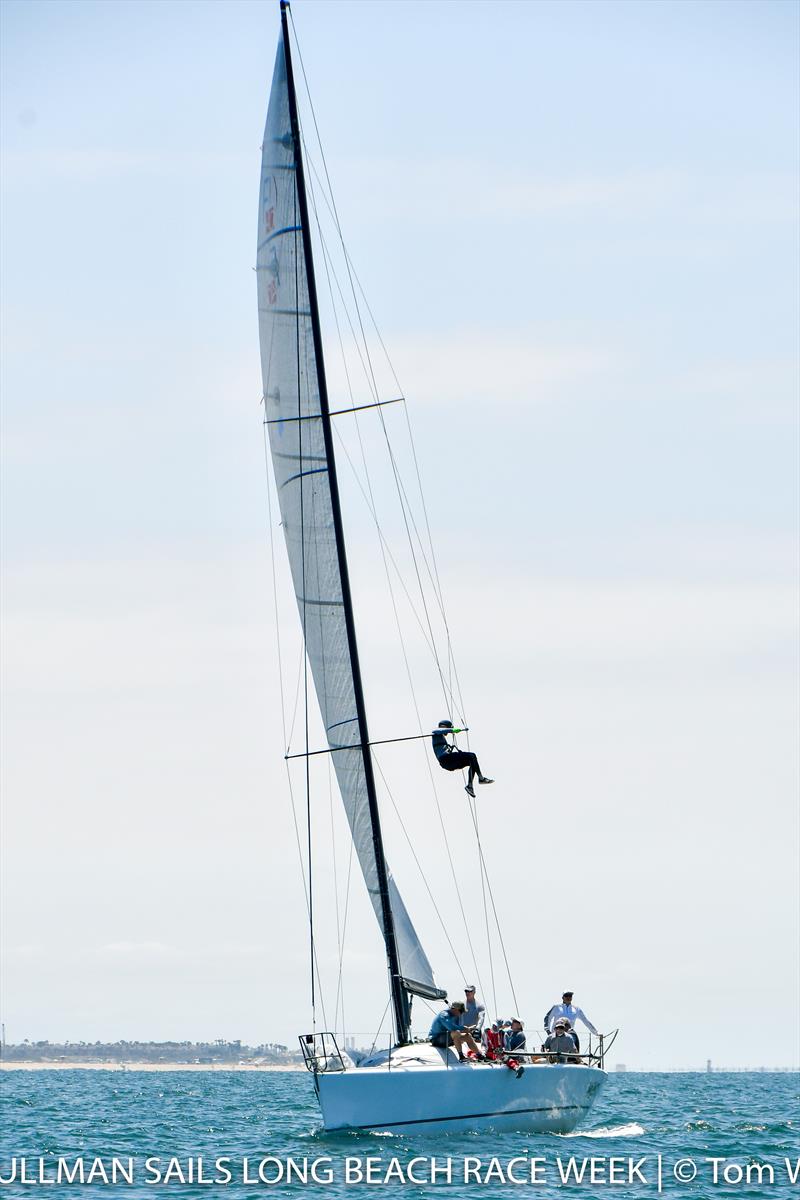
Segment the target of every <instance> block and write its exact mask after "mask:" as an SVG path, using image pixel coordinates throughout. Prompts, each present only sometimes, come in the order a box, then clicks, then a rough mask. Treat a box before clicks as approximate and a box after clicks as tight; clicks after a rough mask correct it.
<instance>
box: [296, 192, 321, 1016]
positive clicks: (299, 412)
mask: <svg viewBox="0 0 800 1200" xmlns="http://www.w3.org/2000/svg"><path fill="white" fill-rule="evenodd" d="M293 198H294V221H293V225H294V228H295V233H294V298H295V308H296V310H297V312H296V316H295V349H296V356H297V415H298V417H299V416H301V415H302V383H301V378H300V270H299V262H300V257H299V255H298V252H297V233H298V230H299V226H298V223H297V187H296V186H295V188H294V190H293ZM297 437H298V452H299V456H300V462H299V465H300V468H301V470H302V464H303V422H302V421H298V422H297ZM298 486H299V491H300V559H301V578H302V594H303V609H302V618H301V620H302V625H303V647H304V649H305V647H307V646H308V637H307V633H308V620H307V610H308V605H307V602H306V595H307V591H306V527H305V511H304V504H305V498H304V493H305V480H304V479H303V476H302V475H301V476H300V482H299V485H298ZM303 708H304V732H305V747H306V755H308V750H309V745H310V742H309V736H308V654H307V653H304V654H303ZM305 776H306V828H307V831H308V837H307V847H306V855H307V862H308V932H309V942H310V952H311V1028H312V1032H316V1028H317V1015H316V1011H317V1010H316V975H315V970H314V965H315V954H314V877H313V874H312V852H313V843H312V835H311V767H310V759H309V758H308V757H306V770H305Z"/></svg>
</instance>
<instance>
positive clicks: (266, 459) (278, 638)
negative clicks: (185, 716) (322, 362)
mask: <svg viewBox="0 0 800 1200" xmlns="http://www.w3.org/2000/svg"><path fill="white" fill-rule="evenodd" d="M264 465H265V467H266V471H267V518H268V523H269V555H270V563H271V565H272V598H273V606H274V612H275V644H276V652H277V658H278V685H279V689H280V695H281V724H282V727H283V740H284V742H285V741H286V706H285V694H284V680H283V666H282V662H283V654H282V650H281V627H280V620H279V609H278V588H277V571H276V569H275V536H274V532H273V516H272V493H271V489H270V479H269V448H268V440H267V427H266V425H264ZM285 767H286V782H287V785H288V791H289V802H290V808H291V812H292V824H293V826H294V836H295V844H296V846H297V857H298V860H299V862H300V880H301V882H302V884H303V897H304V899H305V905H306V915H307V916H308V917H309V920H310V919H311V918H310V906H309V898H308V886H307V883H306V870H305V860H304V858H303V847H302V842H301V839H300V823H299V821H298V819H297V805H296V803H295V796H294V787H293V785H292V773H291V768H290V766H289V763H288V762H287V763H285ZM315 959H316V951H315ZM316 961H317V975H319V961H318V959H317V960H316ZM320 1004H321V1007H322V1018H323V1020H324V1022H325V1024H326V1025H327V1023H328V1018H327V1016H326V1013H325V999H324V996H323V995H322V994H320Z"/></svg>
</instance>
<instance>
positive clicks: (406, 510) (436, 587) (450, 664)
mask: <svg viewBox="0 0 800 1200" xmlns="http://www.w3.org/2000/svg"><path fill="white" fill-rule="evenodd" d="M289 15H290V19H291V20H292V27H293V32H294V35H295V44H296V46H297V53H298V57H299V60H300V65H301V70H302V75H303V80H304V83H305V88H306V94H307V96H308V101H309V106H310V110H311V114H312V118H313V123H314V128H315V132H316V136H317V142H318V144H319V149H320V155H321V160H322V165H323V169H324V172H325V178H326V181H327V191H328V194H329V195H330V203H329V202H328V197H327V195H326V194H325V189H324V188H323V189H322V191H323V198H324V199H325V203H326V205H327V206H328V209H329V211H330V212H331V214H332V216H333V220H334V223H335V226H336V231H337V233H338V236H339V241H340V243H341V247H342V252H343V255H344V261H345V266H346V269H347V274H348V279H349V283H350V290H351V293H352V298H353V303H354V306H355V310H356V316H357V320H358V326H359V330H360V338H361V342H359V339H358V337H357V336H356V332H355V329H354V327H353V324H352V321H351V320H350V315H349V311H348V308H347V305H346V304H345V303H344V296H343V294H342V291H341V286H340V284H339V281H338V277H337V276H336V272H335V269H333V265H332V263H331V264H330V267H331V270H333V274H334V278H336V283H337V288H338V290H339V292H340V296H341V299H342V302H343V307H344V309H345V313H346V315H347V318H348V323H349V324H350V328H351V332H352V333H353V337H354V342H355V344H356V348H357V350H358V353H359V358H360V359H361V362H362V367H363V368H364V372H365V375H366V378H367V384H368V386H369V388H370V391H371V393H372V395H373V396H374V398H375V400H376V401H377V400H379V392H378V385H377V380H376V378H375V371H374V367H373V364H372V357H371V355H370V351H369V345H368V341H367V336H366V331H365V329H364V322H363V318H362V315H361V307H360V305H359V301H358V295H357V292H356V286H355V282H354V279H355V280H356V281H357V283H358V289H359V290H360V292H361V295H362V298H363V300H364V304H365V307H366V309H367V311H368V312H369V315H370V318H371V320H372V324H373V326H374V328H375V332H376V334H377V336H378V340H379V342H380V345H381V348H382V349H383V352H384V355H385V356H386V360H387V362H388V364H389V368H390V370H391V372H392V374H393V376H394V378H395V380H396V381H397V375H396V372H395V371H394V367H393V365H392V363H391V359H390V358H389V355H388V351H387V350H386V346H385V344H384V342H383V339H382V337H381V335H380V330H379V329H378V327H377V323H376V322H375V318H374V315H373V313H372V310H371V308H370V306H369V302H368V301H367V298H366V295H365V293H364V289H363V287H362V285H361V282H360V280H358V277H357V275H356V273H355V268H354V267H353V266H352V263H351V260H350V256H349V254H348V252H347V248H346V246H345V243H344V237H343V233H342V229H341V224H340V221H339V216H338V210H337V209H336V202H335V198H334V196H333V190H332V187H331V183H330V176H329V173H328V167H327V162H326V159H325V152H324V149H323V147H322V141H321V138H320V134H319V127H318V124H317V118H316V112H315V110H314V105H313V101H312V99H311V95H310V90H309V88H308V80H307V77H306V73H305V65H304V63H303V58H302V53H301V51H300V47H299V44H298V43H297V39H296V30H295V28H294V19H293V16H292V14H291V10H290V12H289ZM301 137H302V132H301ZM307 160H308V161H309V162H311V167H312V171H313V172H314V174H317V172H316V168H315V167H314V165H313V162H312V161H311V160H310V157H309V156H308V154H307ZM317 178H318V180H319V182H320V184H321V183H322V181H321V179H320V178H319V175H318V174H317ZM311 192H312V203H313V207H314V213H315V217H316V220H317V225H318V229H319V232H320V240H321V242H322V244H323V257H324V259H325V262H326V273H327V272H328V265H329V264H328V261H327V260H328V252H327V248H326V246H325V241H324V237H323V236H322V231H321V223H320V220H319V213H318V211H317V206H316V201H315V199H314V196H313V185H312V187H311ZM295 199H296V196H295ZM295 240H296V239H295ZM295 270H296V271H297V260H296V261H295ZM328 283H329V288H330V274H328ZM330 290H331V296H332V300H333V291H332V288H330ZM334 312H335V304H334ZM336 324H337V332H338V334H339V340H340V346H341V348H342V355H343V359H344V360H345V372H346V375H347V382H348V390H349V391H350V396H351V405H352V406H353V407H355V405H354V400H353V393H352V387H351V383H350V377H349V371H348V370H347V365H346V357H345V355H344V348H343V345H342V339H341V330H340V327H339V322H338V316H337V317H336ZM298 340H299V321H298ZM361 344H363V347H364V354H363V355H362V353H361ZM365 358H366V361H365ZM397 382H398V388H399V381H397ZM399 390H400V391H401V392H402V388H400V389H399ZM298 391H299V348H298ZM298 401H299V396H298ZM378 415H379V419H380V422H381V427H382V430H383V434H384V439H385V442H386V448H387V452H388V456H389V461H390V464H391V467H392V474H393V477H394V481H395V487H396V490H397V494H398V499H399V502H400V508H401V512H402V516H403V522H404V525H405V529H406V537H407V540H408V545H409V549H410V552H411V557H412V562H413V565H414V572H415V575H416V579H417V585H418V588H419V592H420V600H421V603H422V608H423V611H424V615H425V622H426V624H427V627H428V633H429V636H430V643H429V645H430V648H431V649H432V651H433V655H434V660H435V662H436V667H437V672H438V674H439V678H440V683H441V686H442V691H443V694H444V699H445V703H446V704H448V693H449V697H450V700H449V704H450V706H452V707H453V708H456V705H455V704H454V703H453V700H454V699H455V697H454V688H453V683H454V682H455V691H456V692H457V694H458V708H457V714H458V716H459V718H460V721H461V723H462V724H465V725H466V724H467V721H466V716H465V710H464V704H463V695H462V691H461V686H460V681H459V678H458V672H457V667H456V663H455V655H454V652H453V648H452V640H451V636H450V627H449V622H448V621H447V617H446V611H445V606H444V599H443V593H442V587H441V578H440V576H439V571H438V564H437V562H436V554H435V549H434V544H433V538H432V534H431V528H430V521H429V517H428V512H427V506H426V504H425V498H424V492H423V489H422V482H421V475H420V470H419V461H418V457H417V453H416V446H415V444H414V438H413V431H412V429H411V423H410V418H409V414H408V408H407V406H406V423H407V427H408V433H409V440H410V443H411V449H412V456H413V460H414V466H415V473H416V477H417V484H418V488H419V492H420V500H421V504H422V509H423V513H424V518H425V529H426V532H427V537H428V544H429V547H430V554H431V562H432V563H433V570H432V569H431V564H430V563H429V561H428V555H427V553H426V551H425V547H424V545H423V542H422V538H421V536H420V532H419V529H418V527H417V524H416V521H415V519H414V514H413V509H412V506H411V503H410V500H409V497H408V493H407V492H406V489H405V486H404V485H403V482H402V479H401V476H400V472H399V469H398V465H397V461H396V456H395V454H394V450H393V448H392V445H391V440H390V438H389V433H388V428H387V425H386V421H385V418H384V414H383V410H382V409H380V408H379V409H378ZM356 422H358V418H357V417H356ZM299 424H302V422H299ZM359 442H360V444H361V450H362V457H363V458H364V460H365V461H364V465H365V473H366V476H367V483H368V490H369V492H370V496H371V497H372V485H371V481H370V478H369V471H368V468H367V466H366V458H365V453H364V448H363V441H362V438H361V433H360V430H359ZM348 459H349V455H348ZM350 461H351V467H352V466H353V464H352V460H350ZM354 473H355V472H354ZM359 486H360V482H359ZM362 492H363V488H362ZM300 493H301V515H302V503H303V485H302V482H301V485H300ZM372 500H373V503H372V504H371V505H370V509H371V511H372V513H373V518H374V519H375V522H376V525H377V526H378V530H379V535H380V544H381V552H382V557H383V559H384V569H385V571H386V575H387V580H388V581H389V586H390V594H391V595H392V603H393V608H394V609H395V619H396V622H397V624H398V630H399V632H400V636H401V644H402V645H403V655H404V659H405V660H406V667H407V673H408V675H409V682H410V684H411V689H412V696H414V689H413V680H412V679H411V675H410V668H409V667H408V661H407V656H406V653H405V645H404V643H403V642H402V631H401V630H400V627H399V617H398V614H397V610H396V605H395V603H394V593H393V589H392V588H391V580H390V575H389V571H388V565H387V563H386V555H385V553H384V542H385V539H384V538H383V534H382V531H381V530H380V526H379V523H378V519H377V514H376V512H375V511H374V509H375V505H374V497H372ZM409 522H410V525H409ZM412 529H413V533H414V535H416V542H417V544H418V546H419V550H420V556H421V559H422V562H423V563H424V566H425V570H426V572H427V575H428V578H429V579H430V581H431V585H432V588H433V593H434V596H435V598H436V601H437V607H438V608H439V611H440V613H441V616H442V620H443V623H444V627H445V636H446V643H447V673H448V681H449V686H448V683H447V682H446V681H445V677H444V674H443V672H442V668H441V663H440V661H439V656H438V652H437V650H436V637H435V635H434V631H433V625H432V622H431V617H430V612H429V610H428V604H427V600H426V597H425V589H424V587H423V582H422V577H421V574H420V568H419V563H418V560H417V553H416V550H415V542H414V537H413V536H412ZM303 550H304V551H305V541H303ZM393 565H394V566H395V570H397V566H396V563H394V561H393ZM303 570H304V572H305V561H304V563H303ZM398 575H400V572H399V570H398ZM303 590H304V595H305V587H304V589H303ZM405 590H406V592H407V589H405ZM407 594H408V593H407ZM409 600H410V596H409ZM304 609H305V604H304ZM412 611H414V615H415V616H416V617H417V620H418V622H419V616H418V614H417V613H416V610H415V607H414V606H413V605H412ZM420 623H421V622H420ZM303 629H304V634H305V631H306V622H305V613H304V620H303ZM423 635H424V629H423ZM425 640H426V641H427V640H428V639H427V638H425ZM307 676H308V663H307V657H306V659H305V670H304V702H305V710H306V711H305V733H306V754H308V747H309V742H308V679H307ZM414 700H415V705H416V698H415V696H414ZM418 715H419V714H418ZM420 725H421V721H420ZM467 744H468V745H469V737H468V735H467ZM426 762H427V756H426ZM308 764H309V759H308V757H306V776H307V810H308V822H309V850H308V853H309V867H310V854H311V842H310V792H309V791H308V789H309V786H310V785H309V778H308V771H309V766H308ZM379 769H380V768H379ZM428 769H429V771H430V764H428ZM381 775H383V772H381ZM431 782H433V776H432V774H431ZM384 783H385V779H384ZM388 790H389V789H388V786H387V791H388ZM434 793H435V794H436V789H435V785H434ZM390 796H391V793H390ZM392 803H393V804H394V800H393V798H392ZM396 807H397V806H396V805H395V808H396ZM437 807H438V798H437ZM470 812H471V815H472V820H473V825H474V828H475V834H476V841H477V844H478V851H479V861H480V868H481V887H482V892H483V900H484V916H485V922H486V932H487V944H488V951H489V961H490V969H491V973H492V988H493V992H494V983H495V981H494V968H493V963H492V956H491V938H490V935H489V921H488V907H487V905H486V890H487V888H488V892H489V899H490V901H491V906H492V911H493V915H494V918H495V923H496V925H497V930H498V934H499V937H500V944H501V947H502V950H503V957H504V960H505V965H506V969H507V971H508V958H507V955H506V952H505V946H504V943H503V938H502V930H501V927H500V923H499V920H498V917H497V911H496V907H495V903H494V896H493V893H492V890H491V884H490V882H489V878H488V872H487V870H486V863H485V859H484V855H483V849H482V846H481V843H480V834H479V830H478V823H477V813H476V812H475V811H474V810H473V807H472V805H470ZM398 816H399V813H398ZM401 824H402V819H401ZM404 832H406V831H405V828H404ZM406 836H408V835H407V834H406ZM445 841H447V839H446V838H445ZM412 850H413V847H412ZM415 858H416V855H415ZM417 861H418V860H417ZM420 869H421V868H420ZM423 878H424V876H423ZM310 884H311V880H310V877H309V887H310ZM426 886H427V881H426ZM311 911H312V912H313V907H312V910H311ZM467 928H468V925H467ZM311 938H312V944H313V922H312V926H311ZM451 949H453V947H452V945H451ZM340 969H341V959H340ZM509 983H510V985H511V991H512V995H513V996H514V1003H515V1005H516V1003H517V1001H516V995H515V994H514V987H513V982H512V980H511V975H510V971H509ZM313 988H314V978H313V951H312V996H313ZM495 1006H496V996H495ZM387 1008H388V1005H387ZM384 1016H385V1013H384Z"/></svg>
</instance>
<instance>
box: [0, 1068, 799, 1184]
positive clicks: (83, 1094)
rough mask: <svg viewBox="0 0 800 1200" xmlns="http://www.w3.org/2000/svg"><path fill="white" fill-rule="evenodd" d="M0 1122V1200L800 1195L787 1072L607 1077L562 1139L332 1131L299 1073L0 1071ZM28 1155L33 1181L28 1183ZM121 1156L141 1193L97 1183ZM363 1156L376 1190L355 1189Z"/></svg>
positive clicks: (794, 1097) (793, 1081)
mask: <svg viewBox="0 0 800 1200" xmlns="http://www.w3.org/2000/svg"><path fill="white" fill-rule="evenodd" d="M0 1117H2V1131H1V1132H0V1180H10V1179H11V1177H12V1175H13V1174H14V1171H15V1169H16V1179H15V1180H14V1181H13V1182H7V1183H0V1197H2V1196H8V1197H12V1196H13V1197H18V1196H27V1197H30V1196H37V1197H38V1196H49V1197H62V1196H63V1197H68V1196H69V1197H75V1198H77V1197H96V1198H97V1200H101V1198H103V1197H108V1196H115V1197H116V1196H119V1197H128V1198H129V1200H140V1198H142V1197H146V1196H150V1197H152V1196H154V1195H155V1196H166V1195H168V1196H174V1197H183V1198H185V1200H195V1198H197V1197H209V1196H227V1197H231V1198H232V1200H244V1198H245V1197H260V1198H263V1197H265V1196H269V1195H272V1196H280V1197H285V1196H292V1197H299V1196H303V1195H305V1196H308V1197H322V1196H327V1197H330V1198H331V1200H334V1198H338V1197H341V1196H343V1195H344V1194H345V1192H346V1191H351V1194H352V1189H356V1191H360V1192H361V1194H364V1195H370V1194H375V1193H376V1192H377V1193H378V1194H383V1195H387V1194H388V1195H402V1196H404V1197H405V1196H408V1197H411V1196H414V1197H424V1196H434V1195H435V1196H436V1197H437V1198H438V1200H442V1198H443V1196H448V1197H452V1198H453V1200H465V1198H469V1200H476V1198H477V1197H479V1196H486V1197H487V1200H488V1198H489V1197H503V1198H505V1197H508V1196H540V1197H544V1198H550V1197H557V1196H575V1195H576V1194H581V1195H598V1194H599V1195H612V1196H614V1197H637V1200H644V1198H645V1197H647V1196H653V1197H656V1196H658V1195H666V1196H671V1197H672V1196H685V1197H687V1198H688V1197H713V1196H715V1195H717V1194H719V1195H721V1196H726V1197H730V1196H736V1197H739V1196H741V1197H772V1198H773V1200H786V1198H788V1197H789V1196H798V1195H800V1174H798V1175H797V1176H795V1181H794V1183H793V1182H792V1172H794V1171H795V1170H797V1169H798V1167H800V1139H799V1138H798V1130H799V1129H800V1119H799V1114H798V1079H797V1077H796V1076H793V1075H789V1074H769V1073H763V1074H762V1073H754V1074H722V1073H720V1074H710V1075H706V1074H681V1075H675V1074H656V1073H652V1074H638V1073H637V1074H633V1073H631V1074H617V1075H614V1074H612V1075H610V1077H609V1079H608V1082H607V1085H606V1087H605V1089H604V1090H603V1092H602V1093H601V1095H600V1097H599V1098H598V1101H597V1102H596V1104H595V1107H594V1109H593V1110H592V1112H591V1113H590V1114H589V1118H588V1119H587V1121H586V1123H585V1127H584V1129H583V1130H582V1131H580V1132H576V1133H573V1134H569V1135H566V1136H558V1135H553V1134H549V1135H543V1134H539V1135H537V1134H499V1135H494V1134H482V1135H476V1134H471V1135H465V1134H449V1135H448V1134H442V1133H436V1134H424V1135H419V1134H417V1135H414V1136H411V1135H408V1134H399V1135H390V1134H383V1135H381V1134H356V1133H352V1134H326V1133H324V1132H323V1131H322V1130H321V1128H320V1119H319V1110H318V1108H317V1104H316V1098H315V1096H314V1091H313V1087H312V1083H311V1079H310V1077H309V1076H308V1075H307V1074H306V1073H305V1072H304V1071H303V1072H291V1073H288V1072H287V1073H267V1072H264V1073H263V1074H258V1073H249V1072H241V1073H240V1072H235V1071H219V1072H180V1071H170V1072H154V1073H149V1072H137V1071H81V1070H75V1071H3V1072H2V1073H1V1074H0ZM659 1156H660V1164H659ZM23 1157H24V1158H25V1160H26V1161H25V1170H26V1176H27V1178H29V1179H33V1180H35V1182H31V1183H27V1182H21V1181H20V1172H21V1163H20V1160H21V1159H22V1158H23ZM59 1157H60V1158H62V1159H64V1160H65V1161H66V1162H67V1165H68V1167H69V1169H70V1170H72V1169H73V1168H74V1167H75V1164H76V1162H77V1161H81V1162H82V1164H83V1168H84V1178H85V1179H88V1178H89V1175H90V1173H91V1172H92V1171H94V1175H93V1177H92V1181H91V1182H84V1183H83V1184H80V1183H79V1182H73V1183H67V1182H64V1181H63V1180H62V1182H60V1183H59V1182H57V1181H56V1182H52V1183H44V1182H40V1181H38V1175H39V1172H40V1166H39V1160H40V1159H41V1160H43V1164H44V1165H43V1174H44V1177H45V1179H48V1178H53V1179H55V1176H56V1171H57V1162H58V1159H59ZM115 1157H116V1158H117V1159H119V1160H121V1163H122V1167H123V1169H124V1171H125V1172H130V1173H132V1175H133V1182H132V1183H129V1182H127V1181H126V1179H125V1176H124V1175H123V1174H122V1173H120V1172H118V1175H117V1180H116V1182H110V1183H108V1184H106V1183H105V1182H104V1181H103V1172H105V1173H106V1175H107V1176H108V1177H109V1179H111V1177H112V1171H113V1163H112V1159H113V1158H115ZM199 1159H202V1176H201V1177H200V1179H198V1160H199ZM289 1159H291V1160H292V1161H293V1163H294V1167H290V1165H289V1162H288V1160H289ZM367 1159H371V1160H375V1161H374V1162H373V1164H372V1170H373V1181H372V1182H361V1183H358V1182H356V1181H355V1178H354V1176H355V1175H357V1173H358V1171H359V1170H361V1171H362V1172H363V1173H366V1171H367ZM14 1160H16V1163H14ZM95 1160H99V1161H100V1163H101V1164H102V1166H101V1168H98V1167H97V1166H96V1165H95ZM129 1160H133V1162H132V1164H130V1163H129ZM217 1160H223V1161H222V1163H221V1165H218V1164H217ZM412 1160H416V1162H415V1163H414V1162H412ZM511 1160H516V1162H513V1163H512V1162H511ZM532 1160H539V1161H538V1164H537V1170H538V1178H537V1179H536V1180H535V1181H534V1182H532V1181H531V1161H532ZM612 1160H613V1162H614V1166H613V1173H614V1177H613V1181H611V1182H609V1173H610V1172H611V1171H612V1166H611V1162H612ZM711 1160H717V1161H716V1163H714V1162H713V1161H711ZM348 1161H349V1162H350V1163H351V1164H352V1163H355V1164H356V1165H355V1166H352V1165H351V1167H350V1170H351V1180H350V1182H348V1181H347V1178H346V1172H347V1169H348ZM571 1161H572V1164H573V1165H572V1166H570V1162H571ZM465 1162H466V1165H467V1168H470V1167H471V1168H472V1171H473V1174H472V1175H471V1176H470V1177H469V1178H468V1180H467V1181H465V1179H464V1170H465ZM448 1163H449V1167H448V1165H447V1164H448ZM476 1163H478V1164H480V1165H479V1166H476ZM314 1164H316V1166H314ZM359 1164H360V1166H359ZM432 1168H436V1174H434V1175H433V1179H434V1181H435V1182H431V1177H432V1174H431V1173H432ZM581 1168H582V1170H583V1178H582V1181H581V1182H580V1183H578V1182H576V1180H575V1172H576V1171H580V1170H581ZM767 1168H771V1174H770V1171H769V1170H768V1169H767ZM290 1170H291V1171H293V1174H292V1177H291V1179H290V1180H288V1181H287V1172H289V1171H290ZM409 1170H410V1171H411V1172H412V1174H413V1176H414V1179H415V1180H416V1182H413V1181H411V1180H410V1179H409V1178H408V1172H409ZM448 1170H449V1172H450V1176H451V1179H450V1181H448V1179H447V1173H448ZM592 1170H593V1171H594V1177H593V1180H592V1179H591V1178H590V1172H591V1171H592ZM259 1171H261V1175H259ZM303 1171H305V1172H306V1175H307V1180H306V1182H303V1181H302V1179H301V1178H298V1173H300V1174H302V1172H303ZM659 1171H660V1175H659ZM475 1172H477V1175H476V1174H475ZM509 1172H510V1173H511V1174H510V1176H509ZM562 1172H564V1173H566V1174H567V1176H568V1181H567V1182H562ZM226 1173H229V1174H230V1182H227V1174H226ZM314 1174H316V1180H315V1179H314V1178H313V1176H314ZM759 1176H760V1178H759ZM77 1178H79V1177H76V1179H77ZM201 1180H202V1181H201ZM206 1181H208V1182H206Z"/></svg>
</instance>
